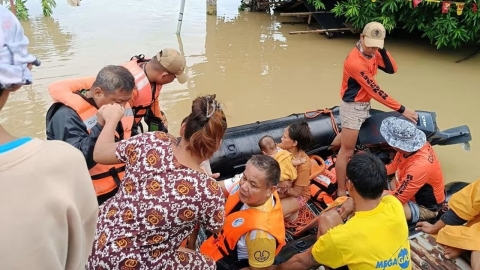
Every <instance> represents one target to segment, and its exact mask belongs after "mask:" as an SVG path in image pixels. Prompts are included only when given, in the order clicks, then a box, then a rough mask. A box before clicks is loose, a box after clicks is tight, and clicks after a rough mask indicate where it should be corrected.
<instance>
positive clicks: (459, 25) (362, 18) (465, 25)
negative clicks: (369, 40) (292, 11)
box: [308, 0, 480, 48]
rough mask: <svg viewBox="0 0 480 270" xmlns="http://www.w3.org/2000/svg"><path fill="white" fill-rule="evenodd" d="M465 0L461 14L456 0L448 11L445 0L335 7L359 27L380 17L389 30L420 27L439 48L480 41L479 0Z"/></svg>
mask: <svg viewBox="0 0 480 270" xmlns="http://www.w3.org/2000/svg"><path fill="white" fill-rule="evenodd" d="M461 1H462V2H463V3H465V6H464V9H463V13H462V14H461V15H457V6H456V5H457V4H456V2H453V1H452V5H451V7H450V10H449V11H448V12H447V13H446V14H444V13H442V11H441V3H434V2H426V1H423V2H421V3H420V4H419V5H418V6H417V7H416V8H413V3H412V1H406V0H377V1H375V2H372V1H371V0H341V1H339V2H338V3H337V4H336V5H335V7H334V8H333V9H332V10H331V11H332V12H333V13H334V14H335V16H337V17H339V16H344V17H345V18H346V20H347V22H349V23H351V24H352V25H353V27H355V28H358V29H362V28H363V26H365V24H367V23H368V22H370V21H377V22H381V23H383V25H384V26H385V29H386V30H387V31H388V32H391V31H392V30H393V29H394V28H397V27H400V28H403V29H405V30H406V31H408V32H413V31H418V32H420V33H422V37H424V38H428V39H429V40H430V42H431V43H432V44H434V45H435V46H436V47H437V48H441V47H450V48H458V47H461V46H462V45H464V44H467V43H473V42H477V43H478V42H480V20H479V19H480V11H479V12H474V10H473V8H472V4H474V3H476V0H461ZM308 2H312V3H313V5H314V6H315V7H317V6H319V5H320V4H322V5H323V3H322V0H308ZM459 4H460V3H459ZM477 22H479V23H477Z"/></svg>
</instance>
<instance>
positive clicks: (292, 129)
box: [288, 121, 313, 150]
mask: <svg viewBox="0 0 480 270" xmlns="http://www.w3.org/2000/svg"><path fill="white" fill-rule="evenodd" d="M288 136H289V137H290V139H292V140H294V141H296V142H297V148H298V150H306V149H307V148H308V147H309V146H310V145H311V144H312V143H313V135H312V132H311V131H310V126H308V123H307V122H305V121H300V122H295V123H293V124H291V125H290V126H288Z"/></svg>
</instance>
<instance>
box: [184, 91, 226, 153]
mask: <svg viewBox="0 0 480 270" xmlns="http://www.w3.org/2000/svg"><path fill="white" fill-rule="evenodd" d="M215 97H216V96H215V95H207V96H202V97H197V98H196V99H195V100H194V101H193V103H192V112H191V113H190V115H189V116H187V119H186V121H185V134H184V138H185V139H186V140H187V141H188V142H189V148H188V149H189V150H190V151H191V152H192V154H194V155H196V156H198V157H200V158H201V159H202V160H206V159H209V158H211V157H212V156H213V153H215V151H217V149H218V147H219V146H220V142H221V140H222V138H223V135H224V134H225V130H226V129H227V119H226V118H225V114H224V113H223V110H222V108H221V106H220V104H219V103H218V102H217V101H216V100H215Z"/></svg>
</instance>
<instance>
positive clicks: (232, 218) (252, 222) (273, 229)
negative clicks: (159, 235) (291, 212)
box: [200, 183, 285, 261]
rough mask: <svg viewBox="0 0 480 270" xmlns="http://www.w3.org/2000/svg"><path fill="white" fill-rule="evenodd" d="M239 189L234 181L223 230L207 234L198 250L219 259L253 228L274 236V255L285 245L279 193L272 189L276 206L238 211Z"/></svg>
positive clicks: (231, 250) (225, 255)
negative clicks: (263, 209)
mask: <svg viewBox="0 0 480 270" xmlns="http://www.w3.org/2000/svg"><path fill="white" fill-rule="evenodd" d="M239 189H240V186H239V184H238V183H237V184H236V185H234V186H233V188H232V191H231V192H230V195H229V196H228V199H227V203H226V204H225V223H224V226H223V229H222V231H221V232H220V233H218V234H215V235H213V236H211V237H210V238H208V239H207V240H206V241H205V242H204V243H203V244H202V245H201V246H200V252H201V253H202V254H204V255H207V256H209V257H211V258H212V259H213V260H215V261H219V260H220V259H222V258H224V257H227V256H229V255H231V254H232V252H233V251H234V250H236V245H237V242H238V240H239V239H240V237H242V236H243V235H244V234H246V233H248V232H250V231H252V230H263V231H265V232H267V233H269V234H270V235H272V236H273V237H275V239H276V241H277V249H276V250H275V255H277V254H278V253H279V252H280V250H281V249H282V247H283V246H285V225H284V219H283V212H282V206H281V203H280V198H279V197H278V193H277V192H276V191H275V192H274V193H273V198H274V200H275V206H274V207H273V209H272V210H271V211H269V212H264V211H260V210H258V209H255V208H249V209H245V210H240V211H237V210H238V209H239V207H238V206H239V204H240V205H241V202H240V197H239V192H238V190H239Z"/></svg>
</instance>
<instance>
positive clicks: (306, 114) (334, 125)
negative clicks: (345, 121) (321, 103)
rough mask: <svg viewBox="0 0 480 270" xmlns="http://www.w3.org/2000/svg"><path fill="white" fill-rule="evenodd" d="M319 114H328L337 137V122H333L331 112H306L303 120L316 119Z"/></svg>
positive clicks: (333, 118) (326, 110)
mask: <svg viewBox="0 0 480 270" xmlns="http://www.w3.org/2000/svg"><path fill="white" fill-rule="evenodd" d="M321 114H330V120H331V122H332V129H333V131H334V132H335V134H336V135H338V133H340V131H339V130H338V125H337V121H336V120H335V116H334V115H333V111H332V110H330V109H326V108H325V109H323V110H313V111H306V112H305V113H304V115H305V118H307V119H312V118H315V117H317V116H319V115H321Z"/></svg>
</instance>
